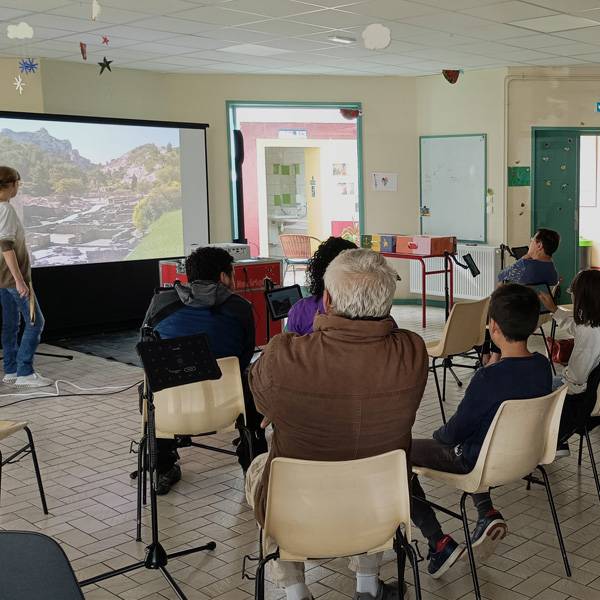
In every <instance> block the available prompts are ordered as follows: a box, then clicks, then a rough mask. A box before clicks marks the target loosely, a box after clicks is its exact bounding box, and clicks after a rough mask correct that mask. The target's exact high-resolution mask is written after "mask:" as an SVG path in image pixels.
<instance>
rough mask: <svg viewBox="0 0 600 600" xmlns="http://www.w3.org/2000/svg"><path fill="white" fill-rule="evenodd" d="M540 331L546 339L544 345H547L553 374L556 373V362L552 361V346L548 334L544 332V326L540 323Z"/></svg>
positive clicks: (547, 353)
mask: <svg viewBox="0 0 600 600" xmlns="http://www.w3.org/2000/svg"><path fill="white" fill-rule="evenodd" d="M540 333H541V336H542V339H543V340H544V346H546V356H547V357H548V360H549V361H550V366H551V367H552V374H553V375H556V367H555V366H554V363H553V362H552V352H550V346H548V338H547V337H546V334H545V333H544V328H543V327H542V326H541V325H540Z"/></svg>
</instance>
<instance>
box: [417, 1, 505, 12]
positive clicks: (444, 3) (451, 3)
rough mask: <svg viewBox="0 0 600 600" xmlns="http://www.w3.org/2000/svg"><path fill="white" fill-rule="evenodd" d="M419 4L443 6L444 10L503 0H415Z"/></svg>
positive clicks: (472, 6) (496, 2) (473, 6)
mask: <svg viewBox="0 0 600 600" xmlns="http://www.w3.org/2000/svg"><path fill="white" fill-rule="evenodd" d="M413 1H414V2H418V3H419V4H425V5H427V6H434V7H436V8H443V9H444V10H464V9H466V8H475V7H476V6H486V5H488V4H499V3H500V2H501V1H502V0H496V1H495V2H494V0H413Z"/></svg>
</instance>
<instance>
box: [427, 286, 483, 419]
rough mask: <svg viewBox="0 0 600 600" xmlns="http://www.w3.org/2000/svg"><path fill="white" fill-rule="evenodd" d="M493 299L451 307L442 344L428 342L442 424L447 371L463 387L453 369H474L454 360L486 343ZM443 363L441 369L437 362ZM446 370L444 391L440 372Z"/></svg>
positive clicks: (444, 417)
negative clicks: (486, 329) (439, 370)
mask: <svg viewBox="0 0 600 600" xmlns="http://www.w3.org/2000/svg"><path fill="white" fill-rule="evenodd" d="M489 303H490V299H489V298H484V299H483V300H477V301H475V302H460V303H457V304H455V305H454V306H453V307H452V311H451V312H450V316H449V317H448V320H447V321H446V324H445V325H444V330H443V331H442V337H441V339H439V340H435V341H432V342H427V343H426V347H427V354H429V356H430V357H431V370H432V371H433V376H434V378H435V388H436V390H437V395H438V401H439V403H440V411H441V413H442V421H443V422H444V423H446V414H445V412H444V404H443V403H444V402H445V401H446V375H447V371H450V374H451V375H452V376H453V377H454V380H455V381H456V383H457V385H458V386H459V387H462V382H461V381H460V379H458V377H457V376H456V375H455V373H454V371H453V369H452V367H453V366H461V367H467V368H473V366H472V365H454V363H453V362H452V357H454V356H457V355H462V354H464V353H466V352H470V351H471V350H473V348H474V347H475V346H477V345H481V343H482V340H484V339H485V326H486V321H487V316H488V307H489ZM439 360H441V361H442V363H441V365H439V364H438V362H437V361H439ZM440 366H441V367H442V368H443V381H442V386H443V387H442V391H440V382H439V379H438V374H437V369H439V367H440Z"/></svg>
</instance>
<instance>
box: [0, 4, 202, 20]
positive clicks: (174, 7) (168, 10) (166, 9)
mask: <svg viewBox="0 0 600 600" xmlns="http://www.w3.org/2000/svg"><path fill="white" fill-rule="evenodd" d="M2 1H4V0H2ZM100 4H101V5H102V7H103V8H106V7H108V6H112V7H114V8H123V7H124V5H125V6H126V7H127V10H133V11H137V12H141V13H151V14H153V15H170V14H173V13H175V12H177V11H181V10H186V9H190V8H194V7H196V6H197V4H194V3H193V2H187V1H186V0H101V2H100ZM101 16H102V15H101Z"/></svg>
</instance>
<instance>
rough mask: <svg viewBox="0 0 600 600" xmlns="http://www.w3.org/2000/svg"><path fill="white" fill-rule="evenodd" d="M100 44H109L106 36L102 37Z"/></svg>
mask: <svg viewBox="0 0 600 600" xmlns="http://www.w3.org/2000/svg"><path fill="white" fill-rule="evenodd" d="M102 43H103V44H104V45H105V46H108V44H109V43H110V40H109V39H108V36H107V35H103V36H102Z"/></svg>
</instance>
